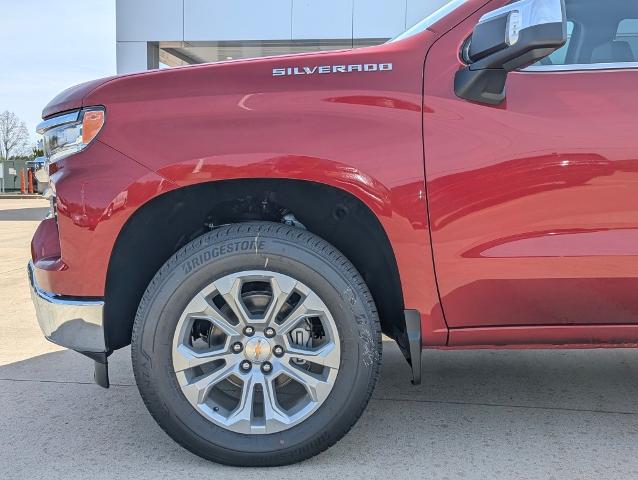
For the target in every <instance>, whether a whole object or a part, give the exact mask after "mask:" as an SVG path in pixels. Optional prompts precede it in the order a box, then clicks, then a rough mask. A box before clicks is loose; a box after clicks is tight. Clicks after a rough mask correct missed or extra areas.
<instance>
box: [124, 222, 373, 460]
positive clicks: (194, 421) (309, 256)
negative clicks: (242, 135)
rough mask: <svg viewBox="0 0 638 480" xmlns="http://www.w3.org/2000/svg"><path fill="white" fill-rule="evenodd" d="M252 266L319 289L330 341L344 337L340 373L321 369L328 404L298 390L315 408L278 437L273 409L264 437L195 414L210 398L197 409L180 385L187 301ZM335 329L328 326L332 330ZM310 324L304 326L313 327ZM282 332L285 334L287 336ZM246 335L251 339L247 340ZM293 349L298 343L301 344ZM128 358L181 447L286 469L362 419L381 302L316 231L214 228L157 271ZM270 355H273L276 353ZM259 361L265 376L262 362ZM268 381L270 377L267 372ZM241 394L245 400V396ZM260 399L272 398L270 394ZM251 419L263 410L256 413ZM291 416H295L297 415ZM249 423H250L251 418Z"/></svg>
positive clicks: (147, 399)
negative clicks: (177, 363) (327, 383)
mask: <svg viewBox="0 0 638 480" xmlns="http://www.w3.org/2000/svg"><path fill="white" fill-rule="evenodd" d="M251 271H260V272H263V271H266V272H274V273H273V275H285V276H287V277H290V278H292V279H294V280H296V281H299V282H300V283H299V284H300V285H305V286H307V287H308V288H309V289H310V290H312V292H315V293H316V295H317V296H318V297H319V298H320V299H321V301H322V302H323V304H324V305H325V306H326V307H327V309H328V313H326V317H325V318H328V319H329V320H330V321H331V322H332V323H331V324H330V325H334V326H336V332H335V333H334V337H333V338H337V339H338V341H335V342H334V343H335V347H334V348H336V346H337V345H338V348H339V352H340V356H339V359H338V362H337V365H338V370H337V373H336V376H334V375H335V374H333V373H332V372H333V370H331V368H335V369H336V367H334V366H333V367H330V368H328V367H320V370H321V372H322V375H324V377H322V378H331V379H332V380H331V381H332V382H333V383H332V386H331V390H330V391H329V394H327V396H326V398H325V399H324V400H323V401H322V403H321V404H320V405H319V406H318V407H317V406H316V405H317V402H315V403H313V402H312V398H311V397H312V396H311V395H309V394H308V395H307V394H306V393H302V394H299V395H300V400H299V402H302V401H304V402H307V403H308V405H309V407H308V408H309V409H310V408H315V410H313V411H312V413H311V414H308V416H307V417H306V418H304V419H303V420H302V421H299V423H296V424H294V425H293V424H292V423H291V425H292V426H290V427H289V428H288V427H287V428H283V427H281V426H280V427H279V428H281V430H279V431H275V430H274V429H273V430H272V433H270V432H271V430H269V429H270V427H269V425H270V423H268V422H269V420H268V417H267V416H266V414H264V418H265V419H266V420H264V424H265V425H266V427H264V428H265V429H266V430H263V431H262V433H261V434H253V433H252V431H253V430H250V432H251V433H240V432H238V431H233V430H231V429H229V428H230V427H227V426H225V425H222V424H219V423H216V422H215V421H214V420H211V418H207V417H206V415H205V414H203V413H202V411H200V410H198V408H199V406H202V409H204V408H206V409H207V408H208V407H207V406H206V405H207V404H197V406H198V408H196V406H194V404H193V403H192V402H191V400H189V399H187V396H186V395H185V393H184V392H185V390H183V389H182V386H181V384H180V382H182V381H183V380H181V378H183V377H179V374H177V373H176V368H175V363H174V357H175V356H176V355H177V354H176V353H174V351H175V350H174V348H175V345H177V343H175V342H177V341H178V340H179V339H180V338H181V337H180V335H182V334H181V333H176V332H178V331H180V330H179V329H178V328H177V326H178V324H180V323H179V322H181V321H183V320H180V318H181V319H183V318H190V316H188V315H186V316H185V314H184V313H183V312H184V311H185V309H186V308H187V307H188V306H189V305H191V303H189V302H191V300H192V299H193V298H194V296H196V295H197V292H200V291H201V290H202V289H203V288H205V286H206V285H208V284H210V282H211V281H216V280H218V279H222V278H227V277H226V276H228V275H243V273H242V272H251ZM237 272H240V273H237ZM242 288H243V287H242ZM242 292H243V290H242ZM242 295H243V293H242ZM291 298H292V297H291ZM273 299H274V294H273ZM272 303H274V300H272ZM269 305H270V304H269ZM220 308H221V307H220ZM291 315H292V314H291ZM328 316H329V317H328ZM322 318H324V317H322ZM309 321H310V320H309ZM312 321H313V322H316V320H312ZM303 322H306V320H305V319H304V320H303ZM321 322H324V320H321V321H320V325H321V326H320V327H319V331H320V333H324V334H325V338H327V337H328V334H327V333H325V327H324V323H321ZM313 325H314V324H313ZM330 325H328V329H330V328H332V327H330ZM303 326H304V328H306V323H303ZM297 328H299V327H297ZM244 331H245V330H244ZM264 331H265V330H264ZM211 332H213V330H210V331H209V336H208V337H206V338H208V341H209V345H210V337H211V336H212V335H213V334H212V333H211ZM283 335H284V337H285V335H286V334H285V333H284V334H283ZM319 337H320V335H319ZM285 338H286V339H287V338H288V337H285ZM313 338H314V337H313ZM246 339H247V340H250V339H249V338H248V337H246ZM192 341H193V342H194V341H195V340H192ZM286 341H288V340H286ZM319 341H322V340H319ZM325 341H326V342H328V340H325ZM248 347H249V345H248V343H245V345H244V349H245V353H244V354H245V355H246V356H248V355H249V351H248ZM293 347H295V348H297V347H296V346H295V345H293ZM180 348H181V347H180ZM291 348H292V347H291ZM272 351H275V350H272ZM259 352H261V349H260V350H259V351H258V352H257V356H256V357H255V356H254V349H253V350H251V352H250V354H251V355H253V356H252V357H250V358H251V359H254V358H256V359H257V360H259V355H260V353H259ZM131 356H132V362H133V370H134V373H135V379H136V382H137V385H138V389H139V392H140V394H141V396H142V399H143V400H144V403H145V404H146V407H147V408H148V410H149V412H150V413H151V415H152V416H153V418H154V419H155V420H156V422H157V423H158V424H159V425H160V426H161V427H162V429H164V431H165V432H166V433H167V434H168V435H169V436H170V437H172V438H173V439H174V440H175V441H176V442H177V443H179V444H180V445H182V446H183V447H185V448H186V449H188V450H190V451H191V452H193V453H195V454H197V455H199V456H201V457H203V458H206V459H208V460H211V461H214V462H217V463H221V464H226V465H234V466H279V465H287V464H291V463H295V462H299V461H302V460H305V459H307V458H309V457H312V456H314V455H317V454H318V453H320V452H322V451H324V450H326V449H327V448H329V447H331V446H332V445H334V444H335V443H336V442H337V441H339V440H340V439H341V438H342V437H343V436H344V435H345V434H346V433H347V432H348V431H349V430H350V429H351V428H352V426H353V425H354V424H355V422H356V421H357V420H358V419H359V417H360V416H361V414H362V413H363V410H364V408H365V407H366V405H367V403H368V401H369V399H370V396H371V395H372V391H373V389H374V386H375V383H376V380H377V377H378V374H379V366H380V362H381V328H380V323H379V319H378V316H377V311H376V307H375V305H374V301H373V299H372V296H371V294H370V292H369V290H368V288H367V286H366V284H365V282H364V280H363V279H362V278H361V275H360V274H359V273H358V272H357V270H356V269H355V268H354V266H353V265H352V264H351V263H350V262H349V261H348V260H347V259H346V258H345V257H344V256H343V255H342V254H341V253H340V252H339V251H338V250H337V249H336V248H335V247H333V246H331V245H330V244H329V243H327V242H326V241H324V240H322V239H321V238H319V237H317V236H316V235H314V234H312V233H309V232H307V231H305V230H301V229H296V228H292V227H289V226H286V225H282V224H278V223H270V222H251V223H240V224H234V225H229V226H224V227H221V228H218V229H215V230H213V231H211V232H209V233H206V234H204V235H202V236H201V237H199V238H196V239H195V240H193V241H192V242H190V243H189V244H188V245H186V246H185V247H183V248H182V249H181V250H179V251H178V252H177V253H176V254H174V255H173V256H172V257H171V258H170V259H169V260H168V261H167V262H166V263H165V264H164V265H163V266H162V268H161V269H160V270H159V271H158V272H157V274H156V275H155V277H154V278H153V280H152V281H151V283H150V285H149V286H148V288H147V290H146V292H145V293H144V296H143V298H142V300H141V302H140V305H139V308H138V311H137V315H136V318H135V323H134V326H133V334H132V348H131ZM227 357H228V358H230V357H229V356H228V355H227ZM225 358H226V357H225ZM246 358H248V357H246ZM271 360H272V361H273V362H275V361H276V359H275V358H274V356H272V355H271ZM297 361H299V359H297ZM265 363H268V362H265ZM281 363H283V362H281ZM259 365H261V367H260V368H261V369H262V370H261V371H262V372H263V369H264V368H265V367H264V363H261V364H259ZM290 365H292V366H293V367H296V366H297V365H293V364H289V365H286V368H288V367H290ZM305 365H306V366H305V367H304V368H308V369H310V368H314V367H311V366H312V365H313V364H312V363H306V364H305ZM253 367H254V369H253V370H252V372H254V375H258V374H259V372H258V371H257V370H256V368H257V363H254V364H253ZM326 371H327V372H328V374H329V375H328V376H327V377H326V376H325V374H324V373H323V372H326ZM197 372H200V371H197ZM200 373H201V372H200ZM193 375H195V374H193ZM330 375H333V376H332V377H330ZM195 378H199V377H195ZM229 378H231V379H233V378H235V377H229ZM263 378H266V374H265V373H264V374H263ZM287 378H288V377H287V376H286V375H283V376H281V379H283V380H281V383H283V384H284V387H282V388H293V387H285V385H289V384H294V382H292V381H290V380H289V379H287ZM291 378H292V377H291ZM286 382H287V383H286ZM241 388H242V392H243V391H244V390H243V389H247V387H246V383H241ZM211 391H212V390H211ZM325 391H327V390H325ZM308 392H310V390H308ZM211 395H212V394H211ZM219 395H222V394H221V393H220V394H219ZM238 395H239V396H240V397H241V394H238ZM251 395H252V394H251ZM264 395H265V394H264V393H262V396H264ZM277 395H279V394H277ZM189 398H190V397H189ZM198 398H199V397H198ZM252 398H253V397H251V400H250V402H251V409H255V411H256V410H257V409H258V408H259V407H256V406H255V405H259V400H256V401H257V403H255V404H253V403H252V402H253V400H252ZM257 398H258V397H257ZM197 401H198V402H199V401H200V400H197ZM206 401H208V400H206ZM263 402H264V404H265V403H266V401H265V400H263ZM215 408H217V407H215ZM229 408H230V407H229ZM237 408H239V407H237ZM264 408H265V407H264ZM206 411H209V410H206ZM308 411H310V410H308ZM215 415H216V414H215ZM254 415H255V416H257V414H256V413H255V414H254ZM282 418H283V417H282ZM287 418H293V415H291V416H289V417H287ZM248 422H253V420H249V421H248ZM255 422H256V420H255ZM273 425H274V423H273ZM246 428H248V427H246ZM250 428H251V429H252V428H253V426H252V423H251V424H250ZM255 428H261V427H259V426H258V427H255Z"/></svg>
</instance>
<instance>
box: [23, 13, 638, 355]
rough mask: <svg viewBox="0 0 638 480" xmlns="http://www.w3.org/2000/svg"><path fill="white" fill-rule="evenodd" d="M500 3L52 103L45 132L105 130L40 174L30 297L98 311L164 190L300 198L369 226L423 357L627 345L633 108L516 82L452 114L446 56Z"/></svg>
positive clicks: (637, 325) (604, 80) (539, 77)
mask: <svg viewBox="0 0 638 480" xmlns="http://www.w3.org/2000/svg"><path fill="white" fill-rule="evenodd" d="M505 3H506V1H505V0H494V1H491V2H486V0H470V1H468V2H467V3H466V4H465V5H464V6H462V7H461V8H459V9H458V10H457V11H455V12H453V13H452V14H451V15H449V16H448V17H446V18H444V19H443V20H441V21H440V22H438V23H437V24H435V25H433V26H432V27H431V28H430V29H429V30H427V31H425V32H423V33H421V34H418V35H416V36H414V37H411V38H409V39H406V40H403V41H400V42H396V43H390V44H386V45H382V46H378V47H372V48H365V49H359V50H352V51H340V52H329V53H320V54H305V55H294V56H287V57H277V58H265V59H257V60H251V61H231V62H223V63H217V64H209V65H200V66H192V67H187V68H177V69H171V70H164V71H156V72H146V73H141V74H135V75H128V76H122V77H113V78H109V79H104V80H100V81H95V82H90V83H88V84H84V85H82V86H78V87H75V88H73V89H70V90H67V91H66V92H63V93H62V94H60V95H59V96H58V97H56V99H54V100H53V101H52V102H51V104H49V105H48V106H47V107H46V108H45V110H44V112H43V115H44V116H45V117H46V116H50V115H53V114H55V113H57V112H61V111H64V110H69V109H73V108H78V107H81V106H92V105H104V106H105V107H106V113H107V119H106V124H105V127H104V129H103V130H102V131H101V132H100V134H99V136H98V138H97V140H96V141H94V142H93V144H92V145H90V146H89V147H88V148H87V149H86V150H85V151H83V152H81V153H79V154H76V155H74V156H71V157H68V158H66V159H64V160H62V161H61V162H59V163H58V164H57V165H56V168H55V173H53V175H52V182H53V184H54V186H55V190H56V193H57V198H58V217H59V221H58V224H59V225H56V223H55V222H54V221H52V220H46V221H45V222H43V223H42V225H41V226H40V228H39V229H38V232H37V233H36V236H35V237H34V240H33V246H32V251H33V259H34V263H35V267H36V269H35V273H36V276H37V280H38V282H39V284H40V285H41V286H42V288H44V289H46V290H48V291H51V292H55V293H58V294H64V295H72V296H86V297H101V296H103V295H104V288H105V278H106V271H107V267H108V261H109V256H110V253H111V251H112V249H113V246H114V243H115V241H116V239H117V236H118V234H119V232H120V231H121V229H122V227H123V226H124V224H125V223H126V221H127V220H128V219H129V218H131V216H132V215H133V214H134V213H135V212H136V210H137V209H138V208H139V207H140V206H142V205H144V204H145V203H146V202H148V201H150V200H151V199H153V198H154V197H156V196H158V195H161V194H163V193H165V192H167V191H169V190H172V189H176V188H180V187H184V186H188V185H193V184H197V183H201V182H214V181H217V180H224V179H241V178H288V179H304V180H309V181H314V182H321V183H324V184H328V185H332V186H334V187H337V188H340V189H343V190H345V191H347V192H349V193H351V194H352V195H354V196H356V197H357V198H359V199H360V200H361V201H363V202H364V203H365V204H366V205H367V206H368V207H369V208H370V209H371V211H372V212H374V214H375V215H376V216H377V217H378V219H379V221H380V223H381V224H382V226H383V228H384V229H385V231H386V233H387V235H388V238H389V239H390V241H391V244H392V246H393V249H394V254H395V256H396V259H397V264H398V267H399V273H400V277H401V284H402V288H403V295H404V300H405V306H406V308H409V309H417V310H418V311H420V312H421V319H422V327H423V344H424V346H428V345H430V346H458V347H463V348H464V347H467V346H471V345H510V344H511V345H528V346H539V345H551V344H573V345H581V344H583V345H588V346H591V345H593V344H594V345H595V344H601V345H613V344H627V343H638V334H637V333H636V331H637V329H638V306H637V305H638V304H636V302H635V301H633V296H634V292H635V291H636V290H637V288H638V242H637V241H636V240H638V201H637V200H636V198H637V196H636V193H637V192H638V149H637V148H636V142H635V138H634V137H635V134H636V133H635V132H636V131H638V116H636V111H638V99H636V97H635V95H629V92H632V91H633V90H634V89H635V84H636V81H637V80H638V72H631V71H609V72H589V73H564V74H557V73H543V74H540V73H525V72H521V73H515V74H511V75H510V78H509V80H508V85H507V102H506V103H505V104H504V105H502V106H499V107H489V106H484V105H478V104H473V103H469V102H467V101H464V100H461V99H459V98H457V97H456V96H455V95H454V92H453V88H452V86H453V76H454V73H455V71H456V70H458V68H459V67H460V66H461V63H460V61H459V56H458V52H459V49H460V46H461V44H462V42H463V41H464V40H465V38H467V36H468V35H469V34H470V32H471V30H472V27H473V26H474V24H475V23H476V22H477V21H478V18H479V16H480V15H481V14H482V13H485V12H486V11H488V10H491V9H493V8H497V7H499V6H501V5H502V4H505ZM486 4H487V5H486ZM388 62H391V63H392V64H393V70H392V71H391V72H375V73H352V74H342V75H340V74H333V75H312V76H297V77H272V69H273V68H284V67H299V66H301V67H303V66H306V65H308V66H313V65H338V64H366V63H388ZM424 65H425V70H424ZM424 72H425V73H424ZM603 85H604V88H602V86H603ZM424 153H425V158H424ZM424 171H425V172H427V186H426V181H425V179H426V175H425V173H424ZM426 190H427V199H428V201H427V202H426ZM428 209H429V211H428ZM58 231H59V235H58ZM58 238H59V240H58ZM435 269H436V279H435V273H434V272H435ZM437 282H438V283H437ZM439 294H440V296H439ZM446 322H447V323H446ZM612 324H622V325H612ZM448 327H449V328H448ZM448 340H449V341H448Z"/></svg>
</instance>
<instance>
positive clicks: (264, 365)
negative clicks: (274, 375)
mask: <svg viewBox="0 0 638 480" xmlns="http://www.w3.org/2000/svg"><path fill="white" fill-rule="evenodd" d="M261 371H262V372H263V373H270V372H272V364H271V363H270V362H264V363H262V364H261Z"/></svg>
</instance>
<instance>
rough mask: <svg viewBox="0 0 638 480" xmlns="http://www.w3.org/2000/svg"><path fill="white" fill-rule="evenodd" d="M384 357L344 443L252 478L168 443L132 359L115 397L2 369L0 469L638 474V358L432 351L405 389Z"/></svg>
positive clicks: (78, 360) (66, 362)
mask: <svg viewBox="0 0 638 480" xmlns="http://www.w3.org/2000/svg"><path fill="white" fill-rule="evenodd" d="M384 349H385V351H384V364H383V368H382V373H381V377H380V381H379V385H378V387H377V389H376V390H375V392H374V395H373V398H372V400H371V401H370V404H369V406H368V408H367V410H366V412H365V413H364V415H363V417H362V418H361V420H360V421H359V422H358V423H357V425H356V426H355V428H354V429H353V431H352V432H351V433H350V434H349V435H347V436H346V437H345V438H344V439H343V440H342V441H341V442H339V443H338V444H337V445H336V446H334V447H333V448H331V449H329V450H328V451H327V452H325V453H323V454H322V455H320V456H318V457H315V458H313V459H311V460H308V461H306V462H304V463H302V464H300V465H293V466H290V467H282V468H271V469H262V470H260V471H259V472H257V471H255V470H251V471H246V472H244V471H241V470H238V469H236V468H230V467H223V466H220V465H216V464H212V463H209V462H206V461H204V460H202V459H200V458H198V457H196V456H194V455H192V454H190V453H189V452H187V451H185V450H184V449H182V448H181V447H180V446H178V445H177V444H176V443H174V442H173V441H172V440H171V439H170V438H168V437H167V436H166V435H165V434H164V433H163V432H162V430H161V429H160V428H159V427H158V426H157V425H156V424H155V422H154V421H153V419H152V418H151V417H150V415H149V414H148V413H147V411H146V409H145V407H144V405H143V403H142V401H141V399H140V397H139V394H138V392H137V388H136V387H135V386H134V381H133V376H132V372H131V367H130V359H129V349H125V350H123V351H119V352H116V353H115V354H114V355H113V356H112V357H111V374H112V375H111V380H112V382H113V383H114V384H115V385H114V386H113V387H112V388H111V389H109V390H103V389H101V388H99V387H97V386H96V385H94V384H93V383H92V365H91V362H90V361H89V360H88V359H86V358H85V357H82V356H81V355H79V354H76V353H73V352H69V351H61V352H55V353H49V354H46V355H41V356H38V357H34V358H31V359H28V360H25V361H21V362H16V363H13V364H10V365H6V366H3V367H0V412H2V413H1V415H0V432H2V433H1V434H0V435H1V436H0V471H2V472H5V473H3V475H2V477H3V478H30V479H31V478H92V479H95V478H111V479H112V478H149V479H150V478H152V479H158V478H195V476H196V475H206V476H210V477H211V478H213V476H214V478H216V479H226V478H228V479H231V478H232V479H234V480H236V479H237V478H242V477H241V475H242V474H248V475H250V476H251V477H252V475H253V474H258V476H259V478H260V479H261V478H264V479H269V478H273V479H281V478H297V479H298V478H309V477H310V476H313V477H316V478H335V479H341V478H366V479H370V478H381V477H383V478H387V476H388V475H392V476H393V477H394V478H397V479H402V478H413V479H421V478H472V479H473V478H486V479H490V480H493V479H495V478H505V479H508V480H509V479H513V478H539V479H548V478H552V477H556V478H579V479H580V478H637V477H638V461H637V460H636V458H637V454H638V414H637V413H636V412H638V405H637V404H636V401H637V399H638V367H637V365H638V362H637V361H638V351H632V350H597V351H502V350H501V351H459V352H441V351H429V352H425V354H424V364H423V367H424V382H423V384H422V385H420V386H412V385H411V384H410V383H409V370H408V368H407V366H406V364H405V361H404V360H403V358H402V357H401V355H400V353H399V352H398V349H397V348H396V347H395V346H394V345H393V344H392V343H390V342H384ZM6 472H10V475H9V476H8V477H7V476H5V474H6ZM11 474H13V475H14V476H11ZM237 475H240V477H238V476H237ZM317 476H318V477H317Z"/></svg>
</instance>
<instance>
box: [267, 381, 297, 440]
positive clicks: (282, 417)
mask: <svg viewBox="0 0 638 480" xmlns="http://www.w3.org/2000/svg"><path fill="white" fill-rule="evenodd" d="M262 385H263V388H262V390H263V397H264V417H265V419H266V430H268V423H269V422H270V423H271V424H272V423H273V422H279V423H283V424H288V423H290V417H289V416H288V415H286V413H284V411H283V410H282V409H281V407H280V406H279V403H278V402H277V392H276V391H275V383H274V381H273V380H272V379H268V378H266V379H264V383H263V384H262Z"/></svg>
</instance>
